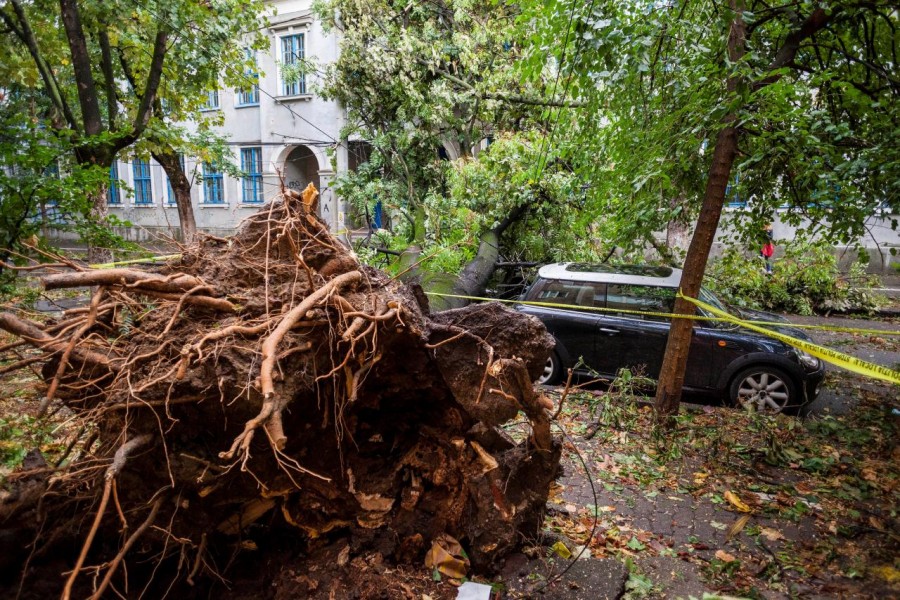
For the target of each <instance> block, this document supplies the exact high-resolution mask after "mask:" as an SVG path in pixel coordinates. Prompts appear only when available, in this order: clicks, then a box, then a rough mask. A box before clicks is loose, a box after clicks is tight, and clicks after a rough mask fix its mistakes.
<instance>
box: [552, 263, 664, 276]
mask: <svg viewBox="0 0 900 600" xmlns="http://www.w3.org/2000/svg"><path fill="white" fill-rule="evenodd" d="M566 271H572V272H575V273H610V274H616V273H618V274H620V275H633V276H636V277H669V276H670V275H671V274H672V269H671V267H652V266H649V265H598V264H590V263H571V264H570V265H567V266H566Z"/></svg>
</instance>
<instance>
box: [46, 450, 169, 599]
mask: <svg viewBox="0 0 900 600" xmlns="http://www.w3.org/2000/svg"><path fill="white" fill-rule="evenodd" d="M151 439H153V436H152V435H150V434H149V433H145V434H142V435H139V436H137V437H134V438H132V439H130V440H128V441H127V442H125V443H124V444H122V446H120V447H119V449H118V450H116V453H115V455H113V461H112V464H110V465H109V468H107V469H106V474H105V475H104V479H105V480H106V483H104V484H103V496H102V497H101V498H100V506H99V507H98V508H97V516H96V517H94V524H93V525H91V530H90V531H88V534H87V538H85V540H84V545H83V546H82V547H81V554H79V555H78V561H77V562H76V563H75V568H74V569H72V572H71V573H70V574H69V578H68V579H67V580H66V586H65V587H64V588H63V593H62V596H61V598H62V600H69V599H70V598H71V596H72V586H73V585H75V579H76V578H77V577H78V573H79V572H80V571H81V567H83V566H84V561H85V559H86V558H87V554H88V551H89V550H90V549H91V544H92V543H93V541H94V536H95V535H97V529H99V528H100V521H101V520H102V519H103V513H104V512H106V505H107V504H108V503H109V496H110V493H111V492H112V486H113V481H114V480H115V478H116V475H118V474H119V471H121V470H122V467H124V466H125V460H126V459H127V458H128V455H129V454H131V453H132V452H133V451H135V450H137V449H138V448H140V447H141V446H143V445H144V444H146V443H148V442H149V441H150V440H151ZM154 516H155V514H154Z"/></svg>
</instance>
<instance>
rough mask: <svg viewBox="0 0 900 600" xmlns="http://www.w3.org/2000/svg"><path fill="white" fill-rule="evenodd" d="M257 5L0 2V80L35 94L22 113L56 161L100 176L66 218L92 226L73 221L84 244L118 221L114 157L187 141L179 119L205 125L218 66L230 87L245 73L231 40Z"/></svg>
mask: <svg viewBox="0 0 900 600" xmlns="http://www.w3.org/2000/svg"><path fill="white" fill-rule="evenodd" d="M262 7H263V4H262V2H261V1H259V0H254V1H252V2H244V1H240V2H239V1H238V0H216V1H215V2H213V3H195V2H187V1H184V0H157V1H155V2H149V3H135V2H125V3H121V2H112V3H110V2H105V1H94V2H76V1H75V0H61V1H60V2H58V3H55V2H49V1H47V0H38V1H36V2H27V3H22V2H20V1H19V0H11V1H10V2H8V3H5V4H4V5H3V6H2V7H0V19H2V23H3V25H4V27H3V30H2V32H0V36H2V41H3V42H4V49H5V53H4V58H3V60H2V61H0V77H3V80H4V81H5V82H9V83H8V85H10V86H12V87H14V88H15V89H21V90H23V91H24V93H26V94H27V95H28V96H29V97H31V98H39V100H38V102H36V109H35V110H32V111H31V117H32V119H33V120H34V125H35V126H36V127H38V128H40V129H42V130H43V132H45V133H44V137H45V138H47V139H48V140H49V138H52V140H50V145H51V146H53V147H55V148H56V149H57V151H58V152H59V155H60V156H62V155H67V156H68V161H69V163H70V164H71V165H75V164H77V165H78V166H79V168H80V169H82V170H88V169H92V168H96V169H97V171H98V172H97V173H96V174H95V177H94V178H93V180H92V181H91V185H88V186H81V188H80V189H81V193H82V194H84V195H86V196H87V197H88V199H89V200H90V202H83V203H81V205H80V206H79V207H77V208H78V210H77V213H75V214H78V220H79V222H80V223H90V222H93V225H94V227H93V228H92V229H90V230H87V231H85V230H81V229H79V227H78V224H77V223H76V230H79V232H80V233H82V234H83V237H84V238H85V239H86V240H87V241H88V243H89V246H90V247H91V248H98V247H104V246H107V245H108V244H109V243H111V242H112V241H114V238H113V237H112V236H111V234H110V232H109V228H110V227H111V226H115V225H119V224H120V223H118V222H116V221H115V220H114V219H110V218H108V217H107V216H106V190H107V187H108V179H109V168H110V166H111V164H112V163H113V161H115V160H116V159H117V157H119V154H120V153H121V152H123V151H126V152H127V149H129V148H131V147H132V146H133V145H134V144H135V143H136V142H138V141H139V140H141V139H144V142H143V144H142V145H141V146H140V147H138V148H137V150H136V153H137V154H139V155H142V154H145V153H148V152H151V151H153V149H154V148H156V149H160V148H162V149H165V150H172V149H173V148H175V149H178V147H179V146H186V145H190V144H189V143H188V142H189V139H190V138H189V136H187V135H186V134H185V130H184V129H183V128H181V127H178V126H177V125H175V123H176V122H177V121H179V120H185V119H192V118H195V117H196V119H195V120H196V121H197V122H198V127H199V129H200V130H201V131H203V130H204V129H205V130H208V129H209V123H207V121H210V120H209V119H204V118H200V117H199V112H198V111H199V110H200V108H201V107H202V105H203V104H204V102H205V100H206V94H207V92H209V91H212V90H216V89H218V87H219V85H220V83H219V82H220V72H221V70H222V69H223V67H224V68H225V72H226V79H225V81H226V83H229V84H231V83H232V82H233V81H234V73H241V74H242V73H244V72H245V67H247V66H248V65H249V63H250V59H249V58H248V57H247V55H246V54H245V50H244V46H243V45H242V44H240V43H236V42H237V41H238V40H240V39H241V38H243V37H244V36H245V32H254V31H258V25H259V22H258V16H259V15H260V14H261V11H262ZM126 15H127V17H126ZM247 35H249V39H248V40H247V42H248V44H249V46H250V47H262V44H263V36H262V35H261V34H260V35H256V36H254V35H252V34H247ZM229 65H232V67H231V69H230V70H229ZM143 136H146V137H143ZM13 164H16V163H13ZM72 171H74V169H70V170H69V172H66V173H65V175H66V176H67V177H72V176H73V172H72ZM77 183H78V182H77V181H73V182H72V186H73V189H74V187H75V186H76V185H77ZM73 208H75V207H73Z"/></svg>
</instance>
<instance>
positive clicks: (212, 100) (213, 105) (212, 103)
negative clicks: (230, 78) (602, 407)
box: [203, 90, 219, 110]
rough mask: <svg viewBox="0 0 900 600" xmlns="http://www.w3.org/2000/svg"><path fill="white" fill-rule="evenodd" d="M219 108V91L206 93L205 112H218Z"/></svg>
mask: <svg viewBox="0 0 900 600" xmlns="http://www.w3.org/2000/svg"><path fill="white" fill-rule="evenodd" d="M218 108H219V90H213V91H211V92H206V104H204V105H203V110H217V109H218Z"/></svg>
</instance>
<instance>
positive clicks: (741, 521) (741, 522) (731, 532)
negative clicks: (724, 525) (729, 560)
mask: <svg viewBox="0 0 900 600" xmlns="http://www.w3.org/2000/svg"><path fill="white" fill-rule="evenodd" d="M749 520H750V515H741V516H740V517H738V518H737V520H736V521H735V522H734V523H732V524H731V527H729V528H728V533H727V534H725V541H728V540H730V539H731V538H733V537H734V536H736V535H737V534H739V533H740V532H741V531H743V529H744V526H746V525H747V521H749Z"/></svg>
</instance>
